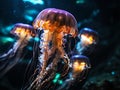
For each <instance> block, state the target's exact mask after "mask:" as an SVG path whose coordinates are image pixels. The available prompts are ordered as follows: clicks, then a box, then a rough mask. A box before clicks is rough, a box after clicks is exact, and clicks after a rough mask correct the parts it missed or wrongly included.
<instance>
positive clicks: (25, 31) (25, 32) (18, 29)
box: [11, 23, 35, 40]
mask: <svg viewBox="0 0 120 90" xmlns="http://www.w3.org/2000/svg"><path fill="white" fill-rule="evenodd" d="M11 33H12V34H13V35H16V36H17V37H19V39H25V40H30V38H32V37H34V36H35V31H34V28H33V27H32V26H30V25H28V24H23V23H17V24H15V25H14V28H13V29H12V30H11Z"/></svg>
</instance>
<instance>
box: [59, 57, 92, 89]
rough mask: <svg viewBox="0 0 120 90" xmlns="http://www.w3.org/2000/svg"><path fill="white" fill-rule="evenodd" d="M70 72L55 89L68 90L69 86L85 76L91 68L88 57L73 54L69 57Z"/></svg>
mask: <svg viewBox="0 0 120 90" xmlns="http://www.w3.org/2000/svg"><path fill="white" fill-rule="evenodd" d="M71 64H72V65H71V72H69V78H68V79H66V80H65V81H64V84H63V85H61V86H60V87H59V88H58V89H57V90H69V89H70V87H71V86H72V85H73V84H74V83H76V82H80V81H82V80H83V79H85V78H86V75H87V73H88V71H89V69H90V68H91V64H90V62H89V58H88V57H86V56H84V55H73V56H72V57H71Z"/></svg>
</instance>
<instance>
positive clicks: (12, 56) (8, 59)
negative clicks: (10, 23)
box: [0, 23, 35, 77]
mask: <svg viewBox="0 0 120 90" xmlns="http://www.w3.org/2000/svg"><path fill="white" fill-rule="evenodd" d="M11 33H12V34H13V35H15V36H17V37H18V40H17V41H16V42H15V43H14V45H13V47H12V48H11V49H10V50H9V51H8V52H7V53H5V54H3V55H1V56H0V77H1V76H3V75H4V74H5V73H6V72H7V71H9V70H10V69H11V68H12V67H13V66H15V65H16V64H17V63H18V61H19V60H20V58H21V56H22V55H21V53H22V51H23V48H24V47H25V46H27V44H28V41H29V40H30V39H31V38H32V37H34V36H35V32H34V28H33V27H32V26H30V25H28V24H23V23H17V24H15V25H14V27H13V29H12V30H11Z"/></svg>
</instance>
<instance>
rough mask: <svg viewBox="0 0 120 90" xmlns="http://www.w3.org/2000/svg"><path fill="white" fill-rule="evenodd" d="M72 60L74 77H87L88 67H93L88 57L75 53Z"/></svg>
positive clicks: (80, 78)
mask: <svg viewBox="0 0 120 90" xmlns="http://www.w3.org/2000/svg"><path fill="white" fill-rule="evenodd" d="M71 60H72V78H73V79H78V80H79V81H80V80H82V79H84V78H85V77H86V74H87V72H88V69H90V68H91V65H90V62H89V59H88V57H86V56H83V55H74V56H72V58H71Z"/></svg>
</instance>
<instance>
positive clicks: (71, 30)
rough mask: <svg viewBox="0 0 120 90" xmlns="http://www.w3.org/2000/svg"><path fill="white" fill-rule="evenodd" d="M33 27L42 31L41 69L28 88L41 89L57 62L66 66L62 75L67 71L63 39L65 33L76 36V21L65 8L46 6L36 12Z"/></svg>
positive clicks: (52, 76) (53, 72) (53, 71)
mask: <svg viewBox="0 0 120 90" xmlns="http://www.w3.org/2000/svg"><path fill="white" fill-rule="evenodd" d="M33 27H34V28H35V29H36V30H37V31H42V34H41V35H40V42H39V50H40V51H39V52H40V54H39V55H38V61H39V64H40V65H39V66H40V67H41V70H40V71H39V73H38V75H37V76H36V78H35V80H33V82H32V84H31V85H30V87H29V88H28V90H31V89H35V90H41V87H42V85H43V84H44V83H46V82H48V81H50V80H52V79H53V78H54V76H55V73H56V71H57V67H58V63H59V62H64V63H65V66H66V67H67V68H66V70H65V71H64V73H62V75H63V74H64V75H65V74H66V73H67V72H68V70H69V64H70V59H69V57H68V55H67V54H66V52H65V50H64V47H63V46H64V42H63V41H64V36H66V35H71V36H72V37H76V36H77V33H78V32H77V21H76V19H75V17H74V16H73V15H72V14H71V13H69V12H67V11H65V10H60V9H56V8H47V9H44V10H42V11H41V12H40V13H39V14H38V16H37V17H36V19H35V20H34V22H33ZM38 36H39V35H38ZM61 60H62V61H61ZM40 67H39V68H40ZM64 75H63V76H64ZM47 76H48V77H47Z"/></svg>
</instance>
